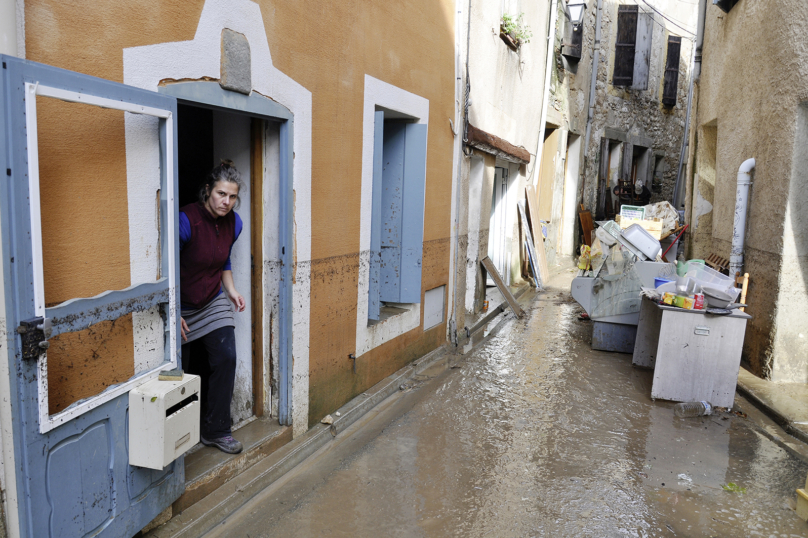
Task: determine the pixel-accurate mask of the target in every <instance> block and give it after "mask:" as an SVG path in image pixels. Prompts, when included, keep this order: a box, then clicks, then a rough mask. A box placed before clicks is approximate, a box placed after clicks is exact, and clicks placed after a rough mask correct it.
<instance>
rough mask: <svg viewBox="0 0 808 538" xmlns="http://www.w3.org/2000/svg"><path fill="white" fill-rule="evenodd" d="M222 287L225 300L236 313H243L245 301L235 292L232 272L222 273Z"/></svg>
mask: <svg viewBox="0 0 808 538" xmlns="http://www.w3.org/2000/svg"><path fill="white" fill-rule="evenodd" d="M222 287H224V292H225V293H226V294H227V298H228V299H230V300H231V301H232V302H233V305H235V307H236V312H244V309H245V308H246V307H247V301H245V300H244V297H242V296H241V294H240V293H239V292H238V291H237V290H236V286H235V284H234V283H233V271H223V272H222Z"/></svg>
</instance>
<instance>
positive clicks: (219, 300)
mask: <svg viewBox="0 0 808 538" xmlns="http://www.w3.org/2000/svg"><path fill="white" fill-rule="evenodd" d="M234 313H235V310H234V309H233V303H231V302H230V300H229V299H228V298H227V296H226V295H225V294H224V292H222V293H220V294H219V295H217V296H216V297H214V298H213V300H212V301H211V302H209V303H208V304H206V305H205V306H203V307H202V308H199V309H197V310H183V311H182V317H183V319H184V320H185V323H186V324H187V325H188V329H190V332H188V333H186V336H187V337H188V340H183V342H182V343H183V344H187V343H189V342H192V341H194V340H196V339H197V338H202V337H203V336H205V335H206V334H208V333H211V332H213V331H215V330H216V329H220V328H222V327H235V326H236V320H235V316H234Z"/></svg>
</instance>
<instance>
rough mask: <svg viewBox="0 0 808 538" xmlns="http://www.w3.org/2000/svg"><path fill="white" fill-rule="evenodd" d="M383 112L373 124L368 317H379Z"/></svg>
mask: <svg viewBox="0 0 808 538" xmlns="http://www.w3.org/2000/svg"><path fill="white" fill-rule="evenodd" d="M383 149H384V112H383V111H379V112H376V114H375V118H374V124H373V186H372V192H371V211H370V274H369V276H368V319H374V320H378V319H379V307H380V305H381V303H380V301H379V278H380V273H379V271H380V269H381V261H382V252H381V250H382V246H381V242H382V169H383V165H384V161H383V158H382V157H383V155H384V153H383Z"/></svg>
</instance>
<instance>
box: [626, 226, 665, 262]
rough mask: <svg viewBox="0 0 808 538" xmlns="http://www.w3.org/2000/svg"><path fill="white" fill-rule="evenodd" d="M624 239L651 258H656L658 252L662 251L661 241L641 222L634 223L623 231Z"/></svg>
mask: <svg viewBox="0 0 808 538" xmlns="http://www.w3.org/2000/svg"><path fill="white" fill-rule="evenodd" d="M622 235H623V239H625V240H626V241H628V242H629V243H631V244H632V245H633V246H634V247H635V248H636V249H637V250H639V251H640V252H642V253H643V254H645V255H646V256H647V257H648V259H649V260H651V261H653V260H655V259H656V257H657V254H659V253H660V252H661V251H662V246H661V245H660V244H659V241H657V240H656V239H654V236H652V235H651V234H649V233H648V232H647V231H646V230H645V229H644V228H643V227H642V226H640V225H639V224H632V225H631V226H629V227H628V228H626V229H625V230H623V232H622Z"/></svg>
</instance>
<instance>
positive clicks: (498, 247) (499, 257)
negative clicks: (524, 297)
mask: <svg viewBox="0 0 808 538" xmlns="http://www.w3.org/2000/svg"><path fill="white" fill-rule="evenodd" d="M508 175H509V173H508V169H507V168H505V167H500V166H497V167H495V168H494V190H493V192H492V195H491V216H490V220H489V227H488V257H489V258H491V261H492V262H494V267H496V268H497V271H499V274H500V276H501V277H502V280H503V281H505V284H506V285H510V271H509V270H508V265H509V264H508V254H509V251H508V248H507V238H506V236H507V233H506V232H507V216H508V211H507V208H508ZM488 281H489V283H490V284H489V285H491V286H493V285H494V282H493V280H491V278H490V277H489V278H488Z"/></svg>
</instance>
